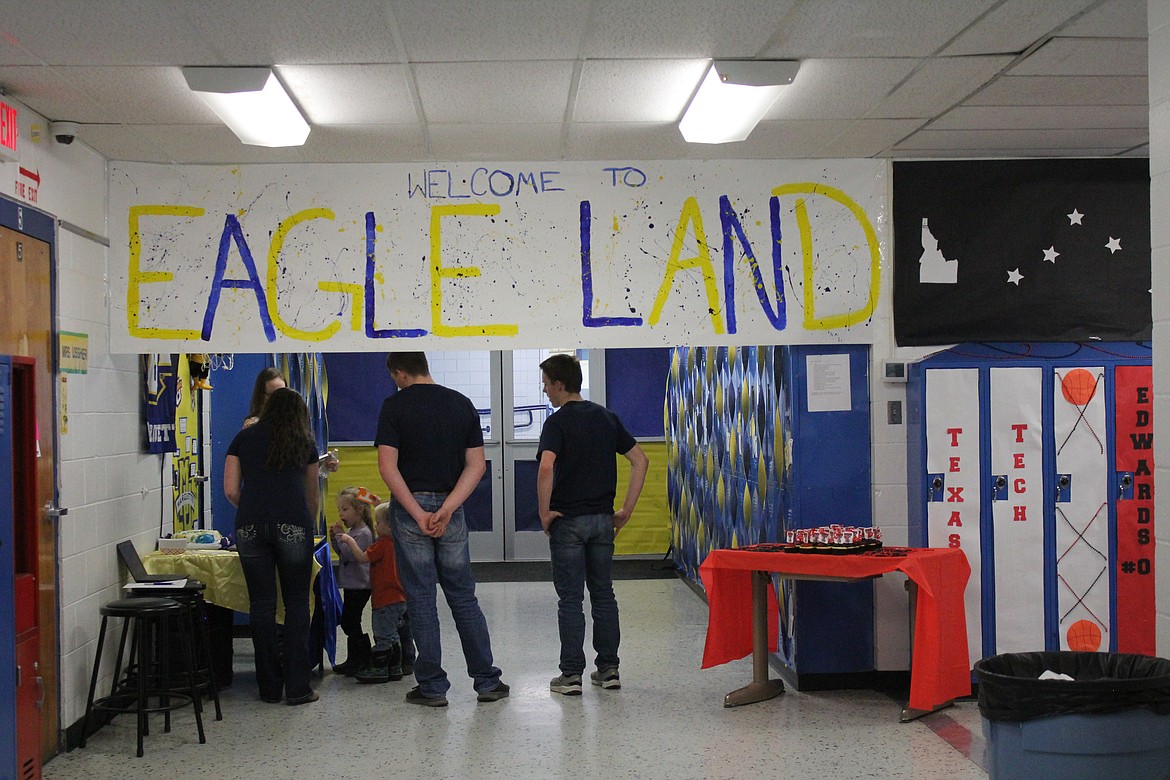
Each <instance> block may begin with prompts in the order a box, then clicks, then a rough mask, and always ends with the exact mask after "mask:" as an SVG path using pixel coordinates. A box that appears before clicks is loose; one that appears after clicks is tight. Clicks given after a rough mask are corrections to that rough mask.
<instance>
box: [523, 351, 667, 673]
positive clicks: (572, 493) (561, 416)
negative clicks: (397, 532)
mask: <svg viewBox="0 0 1170 780" xmlns="http://www.w3.org/2000/svg"><path fill="white" fill-rule="evenodd" d="M540 370H541V379H542V381H543V383H544V393H545V395H547V396H548V400H549V403H551V404H552V405H553V406H554V407H556V409H557V411H556V412H555V413H553V414H552V415H550V416H549V418H548V419H547V420H545V421H544V428H543V429H542V430H541V432H540V445H539V448H538V450H537V456H536V457H537V460H538V461H539V462H540V465H539V468H538V471H537V477H536V496H537V501H538V502H539V509H540V524H541V525H542V526H543V527H544V532H545V533H546V534H548V537H549V549H550V551H551V557H552V570H553V585H554V587H555V588H556V591H557V596H558V599H559V600H558V602H557V625H558V628H559V631H560V637H561V660H560V669H561V673H560V675H558V676H557V677H554V678H553V680H552V681H551V682H550V683H549V688H550V690H552V691H553V692H555V693H561V694H564V695H566V696H579V695H581V675H582V674H583V673H584V671H585V651H584V645H585V613H584V610H583V607H582V605H583V603H584V600H585V587H586V586H588V588H589V605H590V611H591V612H592V615H593V649H594V650H596V651H597V658H596V666H597V670H596V671H594V672H592V673H591V674H590V675H589V677H590V681H591V682H592V683H593V684H594V685H599V686H601V687H602V688H609V689H615V688H621V687H622V683H621V677H620V676H619V675H618V663H619V659H618V644H619V642H620V641H621V629H620V628H619V625H618V606H617V598H616V597H615V596H614V593H613V539H614V536H615V535H616V534H617V532H618V531H620V530H621V528H622V526H624V525H625V524H626V522H628V521H629V519H630V515H631V514H632V513H633V511H634V506H635V505H636V504H637V503H638V496H639V495H640V494H641V492H642V485H643V484H644V483H645V482H646V469H647V467H648V466H649V460H648V459H647V458H646V454H645V453H644V452H642V448H641V447H639V446H638V443H637V442H636V441H634V437H633V436H631V435H630V434H629V433H628V432H627V431H626V429H625V427H624V426H623V425H622V421H621V420H619V419H618V416H617V415H616V414H614V413H613V412H611V411H609V410H608V409H606V408H605V407H604V406H601V405H599V404H595V403H593V402H591V401H586V400H585V399H584V398H582V397H581V363H580V362H579V361H578V360H577V358H576V357H574V356H573V355H568V354H556V355H552V356H551V357H549V358H548V359H547V360H545V361H544V362H543V363H541V364H540ZM618 455H624V456H625V457H626V459H627V460H629V461H630V483H629V486H628V488H627V489H626V497H625V500H624V501H623V503H622V506H621V508H620V509H618V510H617V511H616V512H615V511H614V509H613V504H614V499H615V497H616V495H617V456H618Z"/></svg>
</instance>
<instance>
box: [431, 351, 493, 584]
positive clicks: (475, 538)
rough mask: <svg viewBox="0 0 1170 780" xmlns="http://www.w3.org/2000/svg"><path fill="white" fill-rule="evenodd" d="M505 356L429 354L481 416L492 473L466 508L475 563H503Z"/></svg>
mask: <svg viewBox="0 0 1170 780" xmlns="http://www.w3.org/2000/svg"><path fill="white" fill-rule="evenodd" d="M500 360H501V353H500V352H489V351H487V350H479V351H468V352H428V353H427V363H428V364H429V366H430V369H431V377H432V378H433V379H434V380H435V381H436V382H438V383H439V384H441V385H446V386H447V387H450V388H453V389H455V390H458V391H459V392H461V393H463V394H464V395H465V396H467V397H468V398H470V399H471V402H472V403H473V404H475V408H476V410H477V411H478V412H479V427H480V429H481V430H482V431H483V444H484V457H485V458H486V460H487V471H486V472H484V475H483V479H481V480H480V483H479V487H477V488H476V489H475V491H474V492H473V493H472V494H471V496H470V497H469V498H468V499H467V501H465V502H464V504H463V514H464V517H465V518H466V520H467V533H468V541H469V543H470V547H471V559H472V560H473V561H502V560H504V522H503V517H504V491H503V485H504V466H503V458H502V449H503V446H502V444H501V442H500V427H501V424H500V418H501V417H502V415H501V412H500V410H501V405H502V402H501V398H502V396H501V391H500V384H501V382H500V376H501V370H500Z"/></svg>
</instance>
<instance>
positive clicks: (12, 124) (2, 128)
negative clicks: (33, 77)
mask: <svg viewBox="0 0 1170 780" xmlns="http://www.w3.org/2000/svg"><path fill="white" fill-rule="evenodd" d="M18 134H19V133H18V132H17V114H16V107H15V106H10V105H8V104H7V103H5V102H4V101H2V100H0V156H2V157H6V158H8V159H10V160H15V159H16V137H17V135H18Z"/></svg>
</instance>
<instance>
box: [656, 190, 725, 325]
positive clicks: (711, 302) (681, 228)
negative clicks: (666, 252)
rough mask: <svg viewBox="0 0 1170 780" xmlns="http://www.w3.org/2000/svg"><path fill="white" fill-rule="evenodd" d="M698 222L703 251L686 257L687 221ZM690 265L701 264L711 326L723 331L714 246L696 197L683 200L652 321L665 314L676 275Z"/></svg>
mask: <svg viewBox="0 0 1170 780" xmlns="http://www.w3.org/2000/svg"><path fill="white" fill-rule="evenodd" d="M689 222H694V223H695V243H697V244H698V245H699V254H697V255H696V256H694V257H690V258H687V259H686V260H682V259H680V258H679V255H681V254H682V249H683V241H684V240H685V239H686V232H687V223H689ZM687 268H698V269H700V270H701V271H702V273H703V286H704V287H705V288H706V290H707V312H708V314H710V315H711V327H712V329H713V330H714V332H715V333H717V334H722V333H723V321H722V320H721V319H720V318H719V288H718V286H717V285H716V284H715V269H714V267H713V266H712V265H711V248H710V247H708V246H707V236H706V234H705V233H704V232H703V215H702V214H701V213H700V212H699V203H698V201H696V200H695V199H694V198H693V197H690V198H687V199H686V201H684V202H683V208H682V214H681V215H679V218H678V227H677V228H676V229H675V231H674V243H673V244H672V245H671V247H670V259H669V260H668V261H667V263H666V276H665V277H663V279H662V286H661V287H659V288H658V295H656V296H655V297H654V308H653V309H651V311H650V320H649V321H650V324H651V325H654V324H655V323H657V322H658V318H659V317H661V316H662V307H663V306H664V305H665V304H666V298H667V296H669V295H670V291H671V288H673V287H674V276H675V274H677V273H678V272H679V271H682V270H684V269H687Z"/></svg>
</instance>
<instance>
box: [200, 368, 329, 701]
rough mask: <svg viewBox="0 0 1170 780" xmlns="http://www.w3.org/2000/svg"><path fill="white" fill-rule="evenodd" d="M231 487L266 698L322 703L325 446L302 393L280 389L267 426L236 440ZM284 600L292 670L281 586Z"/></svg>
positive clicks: (227, 486) (266, 415)
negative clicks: (317, 664)
mask: <svg viewBox="0 0 1170 780" xmlns="http://www.w3.org/2000/svg"><path fill="white" fill-rule="evenodd" d="M223 486H224V492H225V493H226V494H227V498H228V500H229V501H231V502H232V504H234V505H235V506H236V507H238V509H239V511H238V512H237V514H236V548H237V549H238V550H239V552H240V565H241V567H242V568H243V570H244V580H245V581H246V582H247V584H248V599H249V601H250V602H251V609H250V615H251V627H252V646H253V647H254V648H255V651H256V682H257V684H258V685H259V688H260V698H261V699H263V700H264V701H266V702H270V703H277V702H279V701H281V698H282V696H283V697H284V701H285V702H286V703H287V704H305V703H307V702H311V701H316V700H317V693H316V692H315V691H313V689H312V688H310V687H309V674H310V671H311V665H310V661H309V585H310V581H311V579H312V573H313V523H314V517H315V516H316V513H317V509H318V503H319V500H320V499H319V489H320V488H319V484H318V482H317V447H316V442H315V440H314V439H313V434H312V431H311V430H310V428H309V410H308V407H307V406H305V402H304V400H303V399H302V398H301V397H300V395H298V394H297V393H296V391H294V390H289V389H288V388H280V389H277V390H275V391H274V392H273V393H272V394H271V395H270V396H269V397H268V400H267V402H266V403H265V404H264V406H263V409H262V411H261V412H260V419H259V420H258V421H257V422H256V424H255V425H251V426H248V427H247V428H244V429H243V430H242V431H240V432H239V433H238V434H236V438H235V439H233V440H232V443H231V445H230V446H229V447H228V454H227V460H226V462H225V463H224V472H223ZM278 576H279V577H280V591H281V593H282V594H283V597H284V632H283V633H284V643H283V644H284V663H283V665H282V663H281V659H280V639H279V637H278V634H277V628H276V579H277V577H278Z"/></svg>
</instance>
